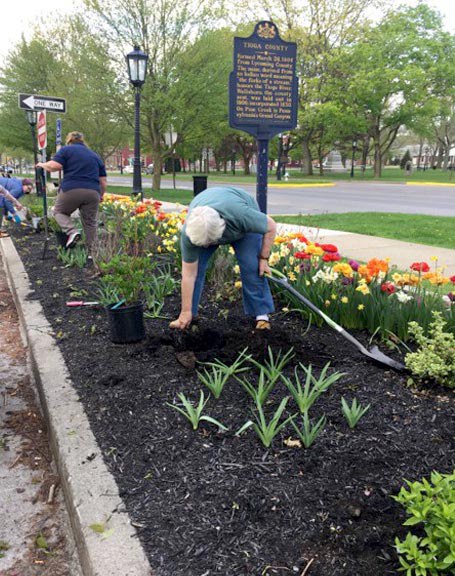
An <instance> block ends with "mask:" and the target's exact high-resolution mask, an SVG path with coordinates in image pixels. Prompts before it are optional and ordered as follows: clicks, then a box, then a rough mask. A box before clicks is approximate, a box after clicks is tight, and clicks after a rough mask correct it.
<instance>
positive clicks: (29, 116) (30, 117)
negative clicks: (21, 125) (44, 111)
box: [25, 110, 37, 126]
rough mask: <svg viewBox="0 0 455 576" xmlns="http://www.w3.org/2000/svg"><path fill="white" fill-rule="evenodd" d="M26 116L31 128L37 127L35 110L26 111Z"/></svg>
mask: <svg viewBox="0 0 455 576" xmlns="http://www.w3.org/2000/svg"><path fill="white" fill-rule="evenodd" d="M25 115H26V117H27V122H28V123H29V124H30V126H36V121H37V120H36V112H35V110H26V111H25Z"/></svg>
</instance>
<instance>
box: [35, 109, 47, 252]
mask: <svg viewBox="0 0 455 576" xmlns="http://www.w3.org/2000/svg"><path fill="white" fill-rule="evenodd" d="M37 136H38V148H39V149H40V151H41V162H46V147H47V118H46V110H40V112H38V123H37ZM39 180H40V188H41V191H42V195H43V221H44V235H45V240H44V248H43V255H42V257H41V259H42V260H44V258H45V256H46V252H47V244H48V240H49V222H48V219H47V187H46V172H45V171H44V170H43V169H42V168H41V169H40V175H39Z"/></svg>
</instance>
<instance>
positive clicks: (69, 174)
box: [36, 132, 107, 252]
mask: <svg viewBox="0 0 455 576" xmlns="http://www.w3.org/2000/svg"><path fill="white" fill-rule="evenodd" d="M36 166H37V168H44V170H46V171H47V172H57V171H59V170H63V180H62V183H61V185H60V192H59V194H58V196H57V200H56V202H55V206H54V216H55V219H56V221H57V223H58V224H59V226H60V227H61V228H62V230H63V231H64V232H66V234H67V236H68V241H67V243H66V247H67V248H72V247H73V246H75V244H76V243H77V242H78V241H79V240H80V238H81V232H80V230H78V229H77V228H76V226H75V223H74V220H73V219H72V218H71V214H72V213H73V212H74V211H75V210H77V209H79V213H80V215H81V220H82V226H83V228H84V232H85V238H86V242H87V248H88V250H89V252H90V251H91V250H92V247H93V245H94V243H95V240H96V238H97V228H98V207H99V203H100V201H101V200H102V198H103V195H104V193H105V192H106V182H107V179H106V168H105V166H104V162H103V161H102V160H101V158H100V157H99V156H98V154H96V153H95V152H93V150H90V148H89V147H88V146H87V144H86V143H85V140H84V135H83V134H81V132H70V133H69V134H68V136H67V137H66V146H63V147H62V148H60V150H59V151H58V152H57V154H55V156H53V158H52V160H49V161H48V162H39V163H38V164H37V165H36Z"/></svg>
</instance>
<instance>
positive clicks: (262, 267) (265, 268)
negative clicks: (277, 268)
mask: <svg viewBox="0 0 455 576" xmlns="http://www.w3.org/2000/svg"><path fill="white" fill-rule="evenodd" d="M271 273H272V272H271V270H270V266H269V263H268V261H267V260H262V259H261V260H259V276H264V274H271Z"/></svg>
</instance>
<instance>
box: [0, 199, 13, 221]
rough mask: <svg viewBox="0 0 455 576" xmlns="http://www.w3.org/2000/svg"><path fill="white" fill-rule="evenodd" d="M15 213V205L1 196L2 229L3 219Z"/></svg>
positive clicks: (0, 214)
mask: <svg viewBox="0 0 455 576" xmlns="http://www.w3.org/2000/svg"><path fill="white" fill-rule="evenodd" d="M15 211H16V210H15V209H14V206H13V204H12V203H11V202H10V201H9V200H7V199H6V198H4V197H2V196H0V227H1V225H2V224H3V217H4V216H8V213H11V214H14V212H15Z"/></svg>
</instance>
